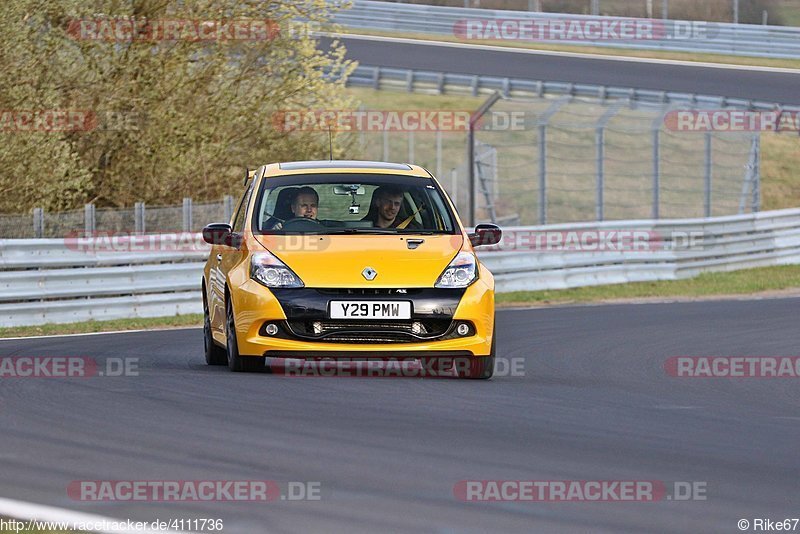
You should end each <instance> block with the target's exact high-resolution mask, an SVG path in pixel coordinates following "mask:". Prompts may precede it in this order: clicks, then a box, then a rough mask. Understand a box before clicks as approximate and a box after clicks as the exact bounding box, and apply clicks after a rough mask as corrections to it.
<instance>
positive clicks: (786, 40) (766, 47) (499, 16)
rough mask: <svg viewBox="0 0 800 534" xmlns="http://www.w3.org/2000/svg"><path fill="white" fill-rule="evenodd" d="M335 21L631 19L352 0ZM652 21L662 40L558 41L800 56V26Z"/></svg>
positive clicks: (413, 29)
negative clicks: (349, 6)
mask: <svg viewBox="0 0 800 534" xmlns="http://www.w3.org/2000/svg"><path fill="white" fill-rule="evenodd" d="M333 20H334V22H335V23H337V24H339V25H341V26H342V27H344V28H346V29H347V30H350V31H353V32H358V31H359V30H361V31H363V30H370V31H380V32H389V33H400V34H431V35H442V36H448V37H451V38H455V37H458V35H457V33H458V31H457V29H456V28H457V27H461V26H458V25H463V24H466V21H469V20H472V21H476V20H477V21H488V20H495V21H517V22H521V21H537V23H540V24H542V23H547V21H559V22H570V21H576V22H577V23H578V24H579V25H580V24H581V21H589V20H591V21H604V22H605V23H607V24H613V23H619V22H622V21H630V20H632V19H629V18H628V19H626V18H622V17H595V16H589V15H570V14H563V13H538V12H530V11H508V10H493V9H479V8H463V7H444V6H428V5H418V4H405V3H401V2H378V1H374V0H353V1H352V8H350V9H344V10H340V11H338V12H337V13H336V14H335V16H334V19H333ZM634 20H635V19H634ZM640 20H641V19H640ZM652 22H653V24H654V25H658V29H659V31H658V32H657V33H656V37H658V38H652V39H630V40H621V39H608V38H602V37H601V38H599V39H594V40H587V39H580V40H578V39H572V40H571V39H570V38H568V36H569V35H570V34H569V33H566V34H565V37H564V38H560V39H558V44H583V45H591V46H606V47H613V48H624V49H631V50H667V51H676V52H696V53H709V54H729V55H736V56H754V57H773V58H788V59H797V58H798V57H800V28H794V27H786V26H759V25H754V24H729V23H716V22H713V23H712V22H697V21H695V22H692V21H682V20H663V21H662V20H660V19H659V20H653V21H652ZM480 35H482V36H485V35H486V34H485V33H481V34H480ZM579 35H580V32H579ZM461 37H464V36H461ZM548 42H550V43H552V42H553V41H548Z"/></svg>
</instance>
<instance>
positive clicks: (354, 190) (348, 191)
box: [333, 184, 367, 195]
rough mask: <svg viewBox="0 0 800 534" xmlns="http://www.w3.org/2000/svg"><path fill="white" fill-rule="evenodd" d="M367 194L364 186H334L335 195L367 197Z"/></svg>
mask: <svg viewBox="0 0 800 534" xmlns="http://www.w3.org/2000/svg"><path fill="white" fill-rule="evenodd" d="M366 193H367V191H366V189H364V186H363V185H358V184H349V185H335V186H333V194H334V195H365V194H366Z"/></svg>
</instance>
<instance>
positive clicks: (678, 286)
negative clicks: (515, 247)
mask: <svg viewBox="0 0 800 534" xmlns="http://www.w3.org/2000/svg"><path fill="white" fill-rule="evenodd" d="M793 288H800V265H783V266H779V267H761V268H756V269H744V270H741V271H733V272H721V273H704V274H701V275H699V276H696V277H694V278H687V279H685V280H665V281H658V282H637V283H631V284H612V285H604V286H593V287H577V288H573V289H560V290H552V291H515V292H512V293H499V294H498V295H497V304H498V306H499V307H508V306H524V305H532V304H534V305H535V304H543V305H546V304H572V303H584V302H604V301H624V300H635V299H647V298H702V297H714V296H731V295H759V294H762V295H765V294H766V295H769V294H771V292H776V291H785V290H789V289H793Z"/></svg>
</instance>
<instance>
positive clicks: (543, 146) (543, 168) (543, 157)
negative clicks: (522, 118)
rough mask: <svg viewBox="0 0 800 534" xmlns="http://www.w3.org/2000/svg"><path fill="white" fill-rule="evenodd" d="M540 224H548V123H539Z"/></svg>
mask: <svg viewBox="0 0 800 534" xmlns="http://www.w3.org/2000/svg"><path fill="white" fill-rule="evenodd" d="M539 224H547V125H546V124H540V125H539Z"/></svg>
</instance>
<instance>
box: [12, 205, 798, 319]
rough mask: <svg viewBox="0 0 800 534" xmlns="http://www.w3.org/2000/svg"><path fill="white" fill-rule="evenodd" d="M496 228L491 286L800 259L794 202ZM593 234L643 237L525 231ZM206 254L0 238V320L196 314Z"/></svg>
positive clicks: (511, 287)
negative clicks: (717, 212)
mask: <svg viewBox="0 0 800 534" xmlns="http://www.w3.org/2000/svg"><path fill="white" fill-rule="evenodd" d="M504 232H505V236H506V239H505V240H504V241H503V242H502V243H501V244H500V245H497V246H494V247H489V248H484V249H480V251H479V255H480V257H481V260H482V261H483V262H484V263H485V264H486V265H487V267H489V269H490V270H491V271H492V272H493V273H494V276H495V281H496V284H497V290H498V292H508V291H518V290H540V289H562V288H569V287H579V286H591V285H600V284H616V283H625V282H643V281H652V280H675V279H680V278H688V277H691V276H695V275H697V274H699V273H702V272H707V271H729V270H736V269H744V268H749V267H762V266H769V265H782V264H792V263H800V209H789V210H779V211H770V212H761V213H756V214H748V215H734V216H728V217H717V218H712V219H673V220H657V221H656V220H640V221H608V222H600V223H598V222H593V223H573V224H560V225H548V226H536V227H508V228H504ZM603 232H605V233H606V235H607V234H608V232H628V233H630V232H636V233H637V235H639V236H640V237H641V236H645V238H643V239H642V240H641V241H640V242H639V244H640V245H642V247H640V248H639V249H635V250H634V249H632V248H630V247H623V248H625V249H624V250H619V249H615V248H614V247H613V246H612V247H596V248H595V249H592V247H588V246H587V247H584V249H583V250H575V249H572V248H571V247H569V246H567V247H561V248H562V250H548V247H547V246H546V245H543V246H537V245H535V244H534V245H532V243H536V240H535V239H531V236H537V235H538V236H542V235H544V236H547V235H562V236H566V235H570V234H572V235H573V236H578V239H580V238H581V236H586V235H599V234H602V233H603ZM512 240H513V241H514V244H512ZM546 242H547V241H546V239H545V240H544V241H542V242H541V243H546ZM541 243H540V244H541ZM566 249H569V250H566ZM207 254H208V252H207V251H206V250H192V251H191V252H180V251H174V252H147V253H144V252H133V251H129V252H102V253H97V252H92V253H89V252H86V251H80V250H75V249H74V247H69V246H67V245H66V244H65V241H64V240H60V239H39V240H32V239H9V240H0V326H21V325H34V324H42V323H47V322H52V323H65V322H73V321H83V320H89V319H96V320H103V319H118V318H132V317H157V316H167V315H176V314H187V313H201V312H202V305H201V293H200V281H201V276H202V268H203V261H204V259H205V256H207Z"/></svg>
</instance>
